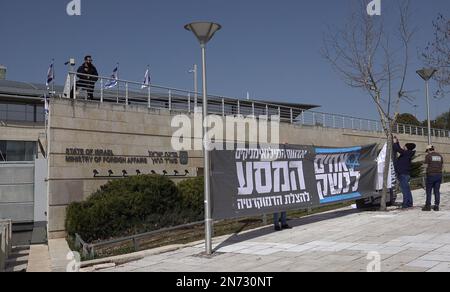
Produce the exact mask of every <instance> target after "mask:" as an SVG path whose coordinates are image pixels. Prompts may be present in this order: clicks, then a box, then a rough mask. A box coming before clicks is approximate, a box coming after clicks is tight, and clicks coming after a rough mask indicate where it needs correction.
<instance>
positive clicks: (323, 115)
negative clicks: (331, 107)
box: [322, 114, 326, 128]
mask: <svg viewBox="0 0 450 292" xmlns="http://www.w3.org/2000/svg"><path fill="white" fill-rule="evenodd" d="M322 118H323V125H322V127H324V128H326V118H325V114H322Z"/></svg>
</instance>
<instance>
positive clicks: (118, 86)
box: [116, 63, 120, 103]
mask: <svg viewBox="0 0 450 292" xmlns="http://www.w3.org/2000/svg"><path fill="white" fill-rule="evenodd" d="M116 77H117V80H116V81H117V103H119V94H120V82H119V63H117V73H116Z"/></svg>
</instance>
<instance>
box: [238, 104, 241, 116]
mask: <svg viewBox="0 0 450 292" xmlns="http://www.w3.org/2000/svg"><path fill="white" fill-rule="evenodd" d="M237 107H238V116H240V115H241V101H240V100H238V101H237Z"/></svg>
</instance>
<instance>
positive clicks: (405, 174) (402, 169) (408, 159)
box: [394, 137, 416, 209]
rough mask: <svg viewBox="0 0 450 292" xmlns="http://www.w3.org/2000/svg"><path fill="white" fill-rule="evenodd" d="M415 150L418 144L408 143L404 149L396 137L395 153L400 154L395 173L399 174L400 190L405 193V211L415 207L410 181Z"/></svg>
mask: <svg viewBox="0 0 450 292" xmlns="http://www.w3.org/2000/svg"><path fill="white" fill-rule="evenodd" d="M415 149H416V144H413V143H408V144H406V145H405V147H404V148H402V147H401V146H400V143H399V141H398V139H397V137H394V151H395V152H396V153H399V154H400V156H399V157H398V158H397V161H396V163H395V171H396V172H397V174H398V180H399V182H400V188H401V190H402V193H403V206H402V208H403V209H408V208H412V207H413V206H414V201H413V197H412V193H411V187H410V186H409V181H410V180H411V163H412V159H413V157H414V155H415V154H416V151H414V150H415Z"/></svg>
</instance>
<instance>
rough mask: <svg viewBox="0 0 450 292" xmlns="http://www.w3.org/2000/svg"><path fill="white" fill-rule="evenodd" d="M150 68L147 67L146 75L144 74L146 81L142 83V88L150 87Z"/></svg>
mask: <svg viewBox="0 0 450 292" xmlns="http://www.w3.org/2000/svg"><path fill="white" fill-rule="evenodd" d="M150 83H151V81H150V70H149V69H148V68H147V71H145V76H144V82H143V83H142V87H141V89H144V88H149V87H150Z"/></svg>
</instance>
